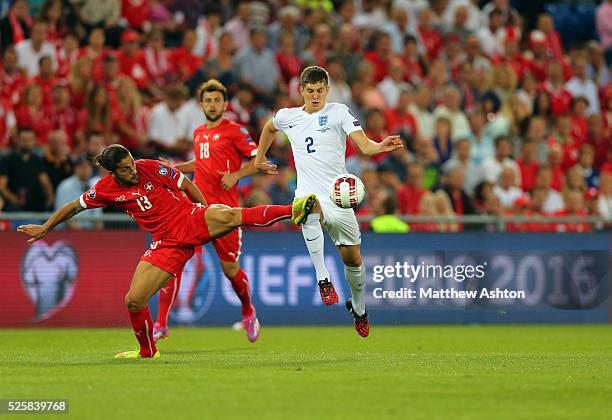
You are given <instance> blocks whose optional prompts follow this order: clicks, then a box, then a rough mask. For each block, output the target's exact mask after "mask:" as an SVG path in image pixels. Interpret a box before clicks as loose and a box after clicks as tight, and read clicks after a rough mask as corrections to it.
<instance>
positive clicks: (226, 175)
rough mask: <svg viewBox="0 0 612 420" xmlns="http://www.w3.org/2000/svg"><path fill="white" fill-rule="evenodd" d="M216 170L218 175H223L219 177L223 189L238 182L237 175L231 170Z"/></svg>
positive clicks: (231, 186)
mask: <svg viewBox="0 0 612 420" xmlns="http://www.w3.org/2000/svg"><path fill="white" fill-rule="evenodd" d="M217 172H218V173H219V175H223V177H222V178H221V186H223V189H224V190H225V191H227V190H229V189H231V188H233V187H234V185H236V183H237V182H238V177H237V176H236V175H235V174H233V173H231V172H223V171H217Z"/></svg>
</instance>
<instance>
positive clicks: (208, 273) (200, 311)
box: [170, 250, 218, 324]
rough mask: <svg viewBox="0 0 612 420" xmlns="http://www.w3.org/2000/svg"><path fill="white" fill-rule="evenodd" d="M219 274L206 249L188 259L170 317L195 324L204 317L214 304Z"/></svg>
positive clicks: (179, 321)
mask: <svg viewBox="0 0 612 420" xmlns="http://www.w3.org/2000/svg"><path fill="white" fill-rule="evenodd" d="M217 275H218V270H217V268H216V266H215V263H214V261H213V259H212V257H211V255H210V253H209V252H208V251H206V250H203V251H202V253H201V254H199V253H196V254H195V255H194V256H193V257H192V258H191V259H190V260H189V261H187V264H185V268H184V269H183V275H182V278H181V285H180V288H179V291H178V294H177V296H176V300H175V301H174V305H173V306H174V307H173V309H172V312H171V313H170V319H171V320H173V321H175V322H178V323H181V324H193V323H195V322H197V321H198V320H199V319H200V318H202V317H203V316H204V315H205V314H206V312H208V310H209V309H210V306H211V305H212V301H213V298H214V296H215V288H216V281H215V278H216V276H217Z"/></svg>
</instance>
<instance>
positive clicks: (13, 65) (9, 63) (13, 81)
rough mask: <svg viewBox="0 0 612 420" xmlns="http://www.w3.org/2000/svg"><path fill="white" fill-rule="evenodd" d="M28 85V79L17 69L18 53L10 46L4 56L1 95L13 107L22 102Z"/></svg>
mask: <svg viewBox="0 0 612 420" xmlns="http://www.w3.org/2000/svg"><path fill="white" fill-rule="evenodd" d="M26 83H27V78H26V77H25V76H24V75H23V73H22V72H21V71H19V67H17V53H16V52H15V48H13V47H12V46H9V47H7V48H6V50H4V54H3V55H2V68H1V69H0V94H1V95H2V98H3V99H4V100H6V101H8V103H9V104H11V106H17V105H18V104H19V102H21V95H22V94H23V90H24V88H25V85H26Z"/></svg>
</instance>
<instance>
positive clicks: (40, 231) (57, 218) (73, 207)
mask: <svg viewBox="0 0 612 420" xmlns="http://www.w3.org/2000/svg"><path fill="white" fill-rule="evenodd" d="M83 210H85V208H84V207H83V206H81V202H80V200H79V199H76V200H74V201H71V202H70V203H66V204H64V206H62V208H60V209H59V210H57V211H56V212H55V213H53V214H52V215H51V217H50V218H49V220H47V221H46V222H45V223H44V224H42V225H21V226H19V227H18V228H17V232H21V233H25V234H26V235H28V236H30V239H29V240H28V243H32V242H34V241H37V240H39V239H40V238H42V237H43V236H45V235H46V234H47V232H49V231H50V230H51V229H53V228H54V227H55V226H57V225H58V224H60V223H62V222H65V221H66V220H68V219H71V218H72V217H74V216H75V215H77V214H79V213H80V212H82V211H83Z"/></svg>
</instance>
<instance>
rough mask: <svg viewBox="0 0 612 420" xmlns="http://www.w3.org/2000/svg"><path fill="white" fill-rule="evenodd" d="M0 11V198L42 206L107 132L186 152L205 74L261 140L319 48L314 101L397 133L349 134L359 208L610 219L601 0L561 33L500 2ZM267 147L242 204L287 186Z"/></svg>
mask: <svg viewBox="0 0 612 420" xmlns="http://www.w3.org/2000/svg"><path fill="white" fill-rule="evenodd" d="M2 4H5V2H2ZM4 13H5V14H4V16H3V17H2V18H1V19H0V45H1V48H2V60H1V64H2V65H1V70H0V156H1V157H0V209H2V208H3V210H4V211H7V212H8V211H44V210H52V209H53V208H55V207H57V206H59V205H61V204H62V203H63V202H65V201H67V200H69V199H71V196H72V195H74V194H78V193H79V192H80V191H86V190H87V189H88V188H89V187H90V186H91V184H92V182H94V181H95V179H96V178H95V176H96V175H97V174H96V169H95V168H92V167H91V162H90V160H88V159H87V157H89V158H91V157H92V156H94V155H96V154H97V153H99V151H100V150H101V149H102V148H103V147H104V146H105V145H108V144H111V143H120V144H123V145H125V146H126V147H128V148H129V149H130V150H131V151H132V152H133V155H134V156H135V157H152V158H155V157H158V156H166V157H170V158H173V159H175V160H177V161H180V160H184V159H188V158H189V157H190V155H191V153H192V151H191V133H192V132H193V129H194V128H195V127H197V126H198V125H199V124H202V123H203V122H204V116H203V114H202V112H201V110H200V108H199V106H198V103H197V100H196V98H195V96H194V95H195V92H196V89H197V86H198V84H199V83H201V82H202V81H204V80H207V79H208V78H216V79H218V80H220V81H221V82H222V83H224V84H225V85H226V86H228V88H229V90H230V92H231V100H230V103H229V107H228V111H227V116H228V117H229V118H231V119H233V120H236V121H239V122H241V123H243V124H244V125H246V126H247V127H248V128H249V130H251V131H252V132H253V133H254V134H255V137H256V138H257V134H258V133H259V131H260V129H261V127H262V126H263V124H264V123H265V121H267V119H268V118H270V116H271V115H272V114H273V112H274V111H275V110H276V109H278V108H281V107H288V106H297V105H299V104H300V96H299V92H298V76H299V74H300V72H301V70H302V69H303V68H304V66H306V65H310V64H316V65H320V66H323V67H325V68H326V69H327V70H328V71H329V74H330V78H331V92H330V94H329V97H328V101H333V102H343V103H346V104H347V105H349V107H350V108H351V109H352V111H353V113H354V114H355V115H356V116H357V117H358V118H359V120H360V121H361V122H362V125H363V126H364V129H365V131H366V133H367V134H368V136H369V137H370V138H371V139H373V140H376V141H380V140H381V139H383V138H384V137H385V136H386V135H388V134H393V133H398V134H400V135H401V136H402V138H403V139H404V141H405V144H406V149H405V150H401V151H396V152H394V153H391V154H389V155H387V156H384V155H380V156H374V157H366V156H363V155H361V154H360V153H359V152H358V150H357V149H356V148H355V147H354V146H353V145H352V144H351V143H350V141H349V142H347V167H348V170H349V172H351V173H354V174H356V175H357V176H359V177H361V178H362V180H363V181H364V184H365V186H366V190H367V191H368V198H367V200H366V202H365V203H364V205H362V206H361V207H360V208H359V210H358V214H361V215H371V216H375V217H380V216H389V215H447V216H452V215H469V214H485V215H506V214H519V215H530V214H546V215H588V214H599V215H601V216H603V217H604V218H605V219H607V220H612V78H611V72H612V67H610V65H611V64H612V1H611V0H606V1H604V3H602V4H601V5H600V6H598V8H597V11H596V16H595V17H594V22H595V23H596V31H593V32H594V33H595V34H596V35H597V34H598V37H599V40H588V39H563V40H562V39H561V37H560V36H559V33H558V32H557V31H556V29H555V26H554V20H553V18H552V17H551V15H549V14H547V13H539V14H538V15H537V16H535V17H534V19H533V25H531V24H526V23H525V20H524V18H525V16H521V15H520V14H519V12H518V11H517V10H515V9H514V8H513V7H512V6H511V4H510V3H509V1H508V0H493V1H490V2H488V3H485V4H479V3H478V2H476V1H471V0H431V1H430V2H428V1H426V0H387V1H371V0H345V1H331V0H295V1H281V0H270V1H250V2H246V1H243V2H231V1H227V2H217V1H208V0H162V1H156V0H46V1H44V3H43V2H41V1H36V0H31V1H27V0H15V1H13V2H12V4H11V6H10V8H9V9H8V10H4ZM531 26H533V27H531ZM269 157H270V158H271V159H273V160H274V161H275V162H276V163H278V164H279V166H280V168H281V170H280V174H279V175H278V176H277V177H266V176H255V177H252V178H251V179H247V180H243V181H242V182H241V183H240V192H241V199H242V201H243V203H244V204H245V205H246V206H252V205H257V204H263V203H286V202H290V201H291V200H292V198H293V190H294V188H295V172H294V165H293V162H292V157H291V151H290V146H289V144H288V141H287V139H286V138H284V137H283V136H282V135H281V134H279V137H278V139H277V141H276V142H275V144H274V146H273V148H272V149H271V151H270V152H269ZM92 174H93V177H92ZM68 191H71V192H72V194H70V193H68ZM397 222H398V223H393V224H392V225H393V226H395V227H394V228H393V230H399V231H401V230H408V226H406V225H405V224H404V225H402V222H399V221H397ZM376 225H377V224H376V223H373V226H376ZM74 226H75V227H78V226H79V224H78V222H75V224H74ZM380 226H381V227H380V229H379V230H385V229H386V228H385V226H391V225H389V224H388V223H385V224H380ZM410 228H411V230H413V231H457V230H462V229H464V226H462V225H460V224H457V223H450V222H449V223H421V224H411V226H410ZM508 228H509V229H510V230H518V231H585V230H589V225H588V224H576V223H574V224H548V225H542V224H529V223H527V224H515V225H510V226H508ZM375 230H376V227H375Z"/></svg>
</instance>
